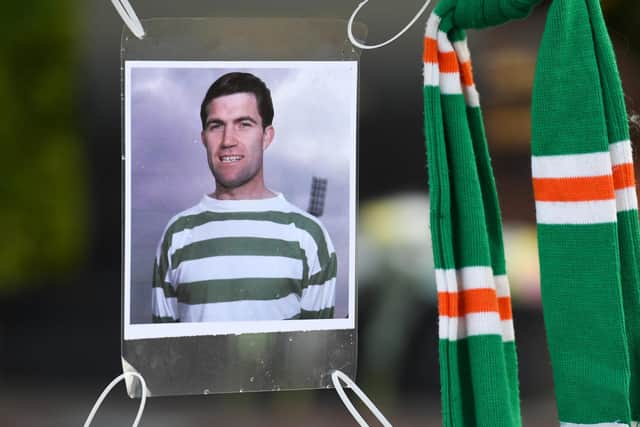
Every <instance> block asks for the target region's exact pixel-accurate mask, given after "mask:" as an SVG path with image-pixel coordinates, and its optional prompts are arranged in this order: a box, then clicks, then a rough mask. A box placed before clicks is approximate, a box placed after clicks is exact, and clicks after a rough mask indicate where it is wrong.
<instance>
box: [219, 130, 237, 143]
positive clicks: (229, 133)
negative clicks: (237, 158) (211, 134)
mask: <svg viewBox="0 0 640 427" xmlns="http://www.w3.org/2000/svg"><path fill="white" fill-rule="evenodd" d="M236 144H237V140H236V135H235V132H234V131H233V129H228V128H227V129H225V130H224V134H223V135H222V146H223V147H233V146H234V145H236Z"/></svg>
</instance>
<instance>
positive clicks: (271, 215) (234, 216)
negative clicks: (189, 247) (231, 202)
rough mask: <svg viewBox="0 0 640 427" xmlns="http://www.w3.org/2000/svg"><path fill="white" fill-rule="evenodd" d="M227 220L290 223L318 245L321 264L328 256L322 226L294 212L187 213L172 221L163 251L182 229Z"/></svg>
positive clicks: (165, 250)
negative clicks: (172, 237)
mask: <svg viewBox="0 0 640 427" xmlns="http://www.w3.org/2000/svg"><path fill="white" fill-rule="evenodd" d="M229 220H249V221H268V222H273V223H276V224H284V225H287V224H292V225H294V226H295V227H296V228H298V229H300V230H303V231H305V232H307V233H309V235H311V237H312V238H313V240H314V241H315V242H316V245H317V246H318V258H319V259H320V263H321V264H323V265H324V264H325V263H326V262H327V260H328V258H329V252H328V250H327V242H326V240H325V237H324V233H323V231H322V228H321V227H320V225H319V224H318V223H316V222H315V221H314V220H313V219H311V218H308V217H306V216H304V215H302V214H299V213H295V212H279V211H265V212H211V211H204V212H201V213H198V214H194V215H187V216H183V217H180V218H178V219H177V220H176V221H175V222H173V223H172V224H171V225H170V226H169V228H168V229H167V232H166V234H165V237H164V242H163V252H164V253H166V252H167V251H168V249H169V246H170V245H171V236H172V235H173V234H175V233H178V232H180V231H183V230H187V229H191V228H194V227H198V226H200V225H204V224H207V223H209V222H214V221H229Z"/></svg>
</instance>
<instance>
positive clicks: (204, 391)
mask: <svg viewBox="0 0 640 427" xmlns="http://www.w3.org/2000/svg"><path fill="white" fill-rule="evenodd" d="M202 394H204V395H205V396H206V395H207V394H211V392H210V391H209V389H208V388H205V389H204V390H203V391H202Z"/></svg>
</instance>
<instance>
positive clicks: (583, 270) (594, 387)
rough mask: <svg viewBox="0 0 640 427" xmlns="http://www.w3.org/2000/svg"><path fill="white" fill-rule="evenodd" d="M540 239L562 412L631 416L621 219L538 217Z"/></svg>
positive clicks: (574, 418)
mask: <svg viewBox="0 0 640 427" xmlns="http://www.w3.org/2000/svg"><path fill="white" fill-rule="evenodd" d="M538 240H539V250H540V273H541V288H542V302H543V312H544V320H545V326H546V331H547V342H548V345H549V353H550V356H551V362H552V365H553V368H554V369H553V377H554V384H555V389H556V396H557V402H558V413H559V416H560V419H561V420H567V421H571V422H576V423H584V424H594V423H598V422H602V421H603V420H622V421H629V420H628V419H627V417H628V415H627V414H628V411H629V408H628V401H629V395H628V393H629V392H628V390H629V369H630V368H629V355H628V348H627V342H626V336H625V321H624V318H623V308H622V295H621V284H620V265H619V259H618V246H617V244H616V242H617V230H616V224H615V223H611V224H589V225H544V224H539V225H538ZM602 396H607V398H606V399H603V398H602ZM575 402H588V405H586V404H585V405H576V404H575Z"/></svg>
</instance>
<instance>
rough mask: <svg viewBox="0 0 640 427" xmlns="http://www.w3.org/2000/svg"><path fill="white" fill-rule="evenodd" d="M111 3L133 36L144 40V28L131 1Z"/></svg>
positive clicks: (113, 0) (115, 0)
mask: <svg viewBox="0 0 640 427" xmlns="http://www.w3.org/2000/svg"><path fill="white" fill-rule="evenodd" d="M111 3H112V4H113V7H115V8H116V10H117V11H118V14H119V15H120V17H121V18H122V20H123V21H124V23H125V25H126V26H127V27H128V28H129V30H131V32H132V33H133V35H134V36H136V37H137V38H139V39H140V40H142V38H143V37H144V35H145V32H144V28H142V23H141V22H140V19H138V15H136V11H135V10H133V7H132V6H131V4H130V3H129V0H111Z"/></svg>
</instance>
